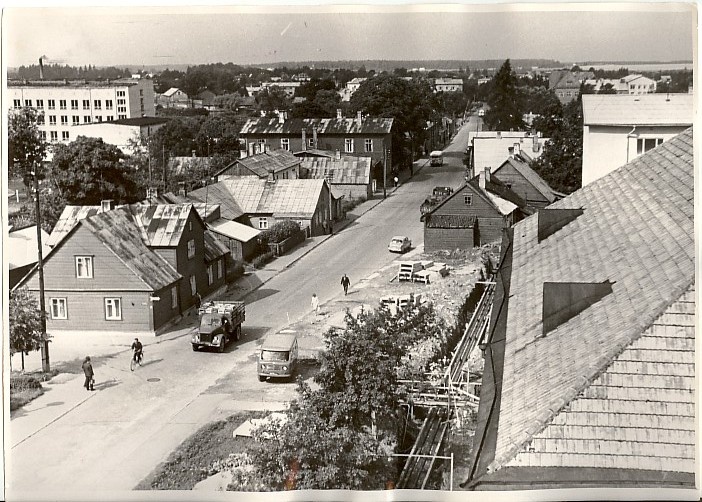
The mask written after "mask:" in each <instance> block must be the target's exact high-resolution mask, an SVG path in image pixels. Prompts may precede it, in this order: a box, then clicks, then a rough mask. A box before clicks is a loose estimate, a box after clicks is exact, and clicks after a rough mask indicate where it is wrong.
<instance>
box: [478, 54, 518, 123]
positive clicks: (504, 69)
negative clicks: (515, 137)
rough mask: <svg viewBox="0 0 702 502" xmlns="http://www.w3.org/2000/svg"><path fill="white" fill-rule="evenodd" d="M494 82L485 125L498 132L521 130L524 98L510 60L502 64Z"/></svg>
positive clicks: (488, 100) (488, 101)
mask: <svg viewBox="0 0 702 502" xmlns="http://www.w3.org/2000/svg"><path fill="white" fill-rule="evenodd" d="M493 80H494V85H493V88H492V92H491V93H490V95H489V96H488V99H487V103H488V105H489V106H490V107H489V109H488V110H487V112H486V113H485V124H486V125H487V126H488V127H489V128H490V129H493V130H496V131H510V130H521V129H522V128H523V127H524V122H523V120H522V115H523V113H524V112H523V105H522V97H521V95H520V93H519V89H518V88H517V77H516V75H515V74H514V72H513V71H512V66H511V65H510V62H509V59H507V60H506V61H505V62H504V63H503V64H502V66H501V67H500V69H499V71H498V72H497V74H496V75H495V78H494V79H493Z"/></svg>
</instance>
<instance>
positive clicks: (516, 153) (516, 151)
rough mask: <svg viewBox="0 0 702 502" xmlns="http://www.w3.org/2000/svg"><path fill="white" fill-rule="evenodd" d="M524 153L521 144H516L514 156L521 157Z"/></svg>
mask: <svg viewBox="0 0 702 502" xmlns="http://www.w3.org/2000/svg"><path fill="white" fill-rule="evenodd" d="M521 153H522V146H521V145H520V144H519V143H515V144H514V156H515V157H519V155H520V154H521Z"/></svg>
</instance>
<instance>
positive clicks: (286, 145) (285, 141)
mask: <svg viewBox="0 0 702 502" xmlns="http://www.w3.org/2000/svg"><path fill="white" fill-rule="evenodd" d="M258 142H259V144H264V143H265V142H266V140H265V139H259V140H258ZM307 147H308V148H314V147H315V145H314V138H309V139H308V140H307ZM280 148H281V150H287V151H290V138H281V139H280ZM363 151H364V152H366V153H369V152H373V140H372V139H368V138H367V139H365V140H364V141H363ZM344 152H346V153H353V152H354V139H353V138H344Z"/></svg>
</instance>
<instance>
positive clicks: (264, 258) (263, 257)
mask: <svg viewBox="0 0 702 502" xmlns="http://www.w3.org/2000/svg"><path fill="white" fill-rule="evenodd" d="M274 256H275V253H274V252H273V251H267V252H265V253H261V254H260V255H258V256H257V257H256V258H254V259H253V260H251V265H252V266H253V267H254V268H262V267H263V266H264V265H265V264H266V263H268V262H269V261H271V260H272V259H273V257H274Z"/></svg>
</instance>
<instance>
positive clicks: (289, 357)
mask: <svg viewBox="0 0 702 502" xmlns="http://www.w3.org/2000/svg"><path fill="white" fill-rule="evenodd" d="M297 359H298V346H297V334H296V332H295V331H292V330H289V329H285V330H282V331H279V332H278V333H275V334H271V335H268V336H266V338H265V339H264V340H263V344H262V345H261V350H260V351H259V354H258V365H257V370H258V380H259V382H263V381H264V380H265V379H266V378H291V377H292V376H293V375H294V373H295V370H296V369H297Z"/></svg>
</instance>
